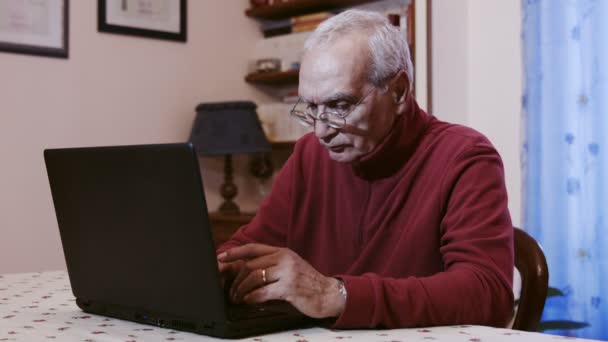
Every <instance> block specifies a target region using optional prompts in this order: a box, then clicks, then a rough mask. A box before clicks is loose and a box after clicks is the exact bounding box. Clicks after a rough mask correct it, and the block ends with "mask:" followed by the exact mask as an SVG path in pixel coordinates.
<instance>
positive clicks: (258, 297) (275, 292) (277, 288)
mask: <svg viewBox="0 0 608 342" xmlns="http://www.w3.org/2000/svg"><path fill="white" fill-rule="evenodd" d="M283 292H284V291H283V290H282V285H281V284H279V283H272V284H270V285H266V286H264V287H260V288H258V289H255V290H253V291H251V292H249V293H248V294H247V295H245V297H243V301H244V302H245V303H247V304H256V303H264V302H267V301H269V300H284V299H285V298H284V297H285V296H284V295H283Z"/></svg>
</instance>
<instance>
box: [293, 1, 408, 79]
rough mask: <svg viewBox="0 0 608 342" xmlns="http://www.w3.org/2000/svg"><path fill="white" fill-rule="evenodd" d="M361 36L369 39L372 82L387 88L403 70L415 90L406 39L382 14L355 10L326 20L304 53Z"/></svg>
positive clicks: (310, 39)
mask: <svg viewBox="0 0 608 342" xmlns="http://www.w3.org/2000/svg"><path fill="white" fill-rule="evenodd" d="M359 32H364V33H367V36H368V45H369V57H370V62H371V65H370V74H369V81H370V82H371V83H372V84H373V85H374V86H376V87H383V86H384V85H385V83H386V82H387V81H388V80H389V79H390V78H391V77H393V76H394V75H396V74H397V73H398V72H399V71H400V70H403V71H405V73H406V75H407V78H408V81H409V83H410V89H411V88H412V86H413V83H414V67H413V65H412V59H411V57H410V49H409V47H408V45H407V41H406V39H405V35H404V34H403V33H402V32H400V31H399V29H398V28H397V27H395V26H393V25H392V24H391V23H390V22H389V21H388V19H387V18H385V17H384V16H382V15H381V14H379V13H376V12H369V11H362V10H356V9H351V10H347V11H344V12H342V13H340V14H338V15H336V16H333V17H331V18H329V19H327V20H325V21H324V22H322V23H321V24H320V25H319V26H318V27H317V29H316V30H315V31H314V32H313V33H312V34H311V35H310V36H309V37H308V39H307V40H306V42H305V43H304V52H307V51H309V50H311V49H313V48H315V47H318V46H320V45H323V44H328V43H332V42H334V41H336V40H337V39H338V38H340V37H342V36H344V35H347V34H351V33H359Z"/></svg>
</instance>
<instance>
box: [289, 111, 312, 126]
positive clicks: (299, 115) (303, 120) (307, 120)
mask: <svg viewBox="0 0 608 342" xmlns="http://www.w3.org/2000/svg"><path fill="white" fill-rule="evenodd" d="M291 115H292V116H293V117H294V118H296V119H298V122H299V123H300V124H302V125H304V126H312V125H313V124H314V122H315V120H314V118H312V117H311V116H310V115H307V114H306V113H305V112H301V111H297V110H293V111H291Z"/></svg>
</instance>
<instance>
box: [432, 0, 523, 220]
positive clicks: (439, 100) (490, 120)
mask: <svg viewBox="0 0 608 342" xmlns="http://www.w3.org/2000/svg"><path fill="white" fill-rule="evenodd" d="M433 25H434V28H433V30H434V31H433V49H434V50H433V59H434V60H433V68H434V70H433V72H434V79H433V91H434V94H433V106H434V113H435V115H437V116H438V117H440V118H442V119H444V120H447V121H451V122H455V123H460V124H464V125H468V126H471V127H473V128H475V129H477V130H479V131H480V132H482V133H484V134H485V135H486V136H487V137H488V138H489V139H490V140H491V141H492V143H494V145H495V146H496V148H497V150H498V152H499V153H500V154H501V156H502V159H503V162H504V164H505V176H506V183H507V191H508V192H509V209H510V211H511V216H512V219H513V223H514V224H515V225H520V222H521V170H520V165H521V164H520V159H519V151H520V149H519V146H520V121H521V120H520V113H521V109H520V108H521V107H520V98H521V93H522V77H523V76H522V75H523V74H522V64H521V44H520V32H521V3H520V1H516V0H459V1H454V0H433Z"/></svg>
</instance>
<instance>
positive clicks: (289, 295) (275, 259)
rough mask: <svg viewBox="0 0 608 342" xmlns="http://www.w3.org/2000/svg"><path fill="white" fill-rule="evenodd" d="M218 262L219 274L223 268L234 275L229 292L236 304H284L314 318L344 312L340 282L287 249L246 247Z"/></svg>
mask: <svg viewBox="0 0 608 342" xmlns="http://www.w3.org/2000/svg"><path fill="white" fill-rule="evenodd" d="M218 260H219V261H220V270H222V266H221V265H222V264H224V265H226V266H223V268H224V270H225V272H228V270H230V271H236V272H237V274H236V277H235V278H234V281H233V282H232V286H231V288H230V297H231V299H232V301H233V302H235V303H240V302H242V301H244V302H246V303H249V304H252V303H262V302H266V301H269V300H277V299H278V300H286V301H288V302H290V303H291V304H292V305H293V306H294V307H296V308H297V309H298V310H300V311H301V312H302V313H303V314H305V315H307V316H310V317H313V318H326V317H337V316H339V315H340V314H341V313H342V311H343V310H344V305H345V300H344V298H343V297H342V295H341V294H340V291H339V281H338V280H337V279H335V278H331V277H326V276H324V275H322V274H321V273H319V272H318V271H317V270H315V269H314V268H313V267H312V266H311V265H310V264H309V263H308V262H306V261H305V260H303V259H302V258H300V256H298V255H297V254H296V253H294V252H293V251H291V250H289V249H287V248H278V247H272V246H267V245H262V244H247V245H244V246H240V247H235V248H232V249H229V250H227V251H225V252H224V253H221V254H220V255H218ZM237 263H238V264H237ZM227 265H231V266H227Z"/></svg>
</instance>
